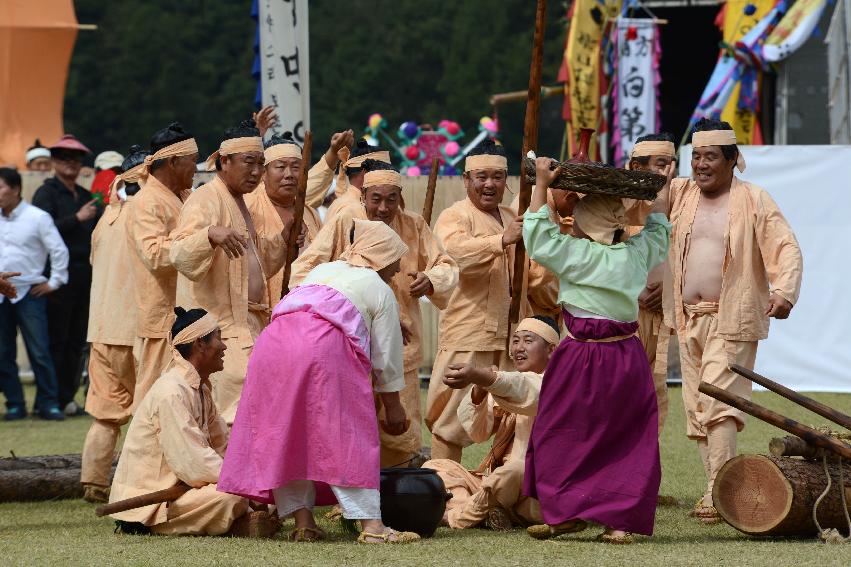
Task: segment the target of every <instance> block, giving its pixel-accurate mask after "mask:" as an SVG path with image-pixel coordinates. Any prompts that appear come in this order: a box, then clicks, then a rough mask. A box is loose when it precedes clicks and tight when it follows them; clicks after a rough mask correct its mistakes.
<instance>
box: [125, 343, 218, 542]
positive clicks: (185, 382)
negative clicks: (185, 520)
mask: <svg viewBox="0 0 851 567" xmlns="http://www.w3.org/2000/svg"><path fill="white" fill-rule="evenodd" d="M227 440H228V429H227V425H225V422H224V420H223V419H222V418H221V416H219V413H218V412H217V411H216V406H215V404H214V403H213V397H212V394H211V392H210V384H209V382H206V381H205V382H202V381H201V377H200V376H199V375H198V372H196V370H195V368H194V367H193V366H192V365H191V364H189V362H187V361H186V360H184V359H183V358H180V360H175V362H174V363H173V364H172V365H171V366H170V367H169V368H168V370H167V371H166V372H165V374H163V375H162V376H161V377H160V378H159V379H158V380H157V381H156V382H155V383H154V385H153V386H152V387H151V389H150V390H149V391H148V394H147V395H146V396H145V399H144V400H142V403H141V404H140V405H139V407H138V408H137V409H136V413H135V415H134V416H133V421H132V422H131V423H130V428H129V429H128V430H127V437H126V439H125V440H124V446H123V447H122V449H121V457H120V458H119V459H118V467H117V468H116V469H115V478H114V479H113V481H112V490H111V492H110V495H109V501H110V502H117V501H119V500H125V499H127V498H133V497H134V496H140V495H142V494H148V493H150V492H155V491H157V490H164V489H166V488H171V487H172V486H174V485H176V484H177V483H179V482H183V483H185V484H188V485H189V486H191V487H192V488H200V487H202V486H205V485H208V484H213V483H216V482H218V480H219V472H220V471H221V468H222V461H223V459H224V455H225V449H226V448H227ZM112 517H113V518H115V519H118V520H124V521H126V522H142V523H143V524H145V525H148V526H152V525H156V524H161V523H163V522H165V521H166V520H167V519H168V504H167V503H162V504H152V505H150V506H145V507H143V508H136V509H134V510H128V511H126V512H120V513H118V514H114V515H112Z"/></svg>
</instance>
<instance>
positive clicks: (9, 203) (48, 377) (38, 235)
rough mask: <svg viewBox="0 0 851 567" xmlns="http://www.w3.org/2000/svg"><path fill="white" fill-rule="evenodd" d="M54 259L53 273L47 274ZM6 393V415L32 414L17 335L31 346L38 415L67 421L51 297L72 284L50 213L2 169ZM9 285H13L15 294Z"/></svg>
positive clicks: (0, 263)
mask: <svg viewBox="0 0 851 567" xmlns="http://www.w3.org/2000/svg"><path fill="white" fill-rule="evenodd" d="M48 257H49V258H50V272H49V273H47V274H46V273H45V268H46V264H47V260H48ZM0 276H3V277H4V279H6V278H8V279H7V280H6V283H5V285H4V286H0V287H3V288H5V289H4V291H3V295H0V392H2V393H3V396H4V397H5V398H6V415H5V416H3V419H4V420H6V421H14V420H19V419H23V418H25V417H26V416H27V408H26V400H25V399H24V390H23V387H22V386H21V380H20V376H19V374H18V365H17V362H16V355H17V333H18V331H20V333H21V337H22V338H23V340H24V344H25V345H26V348H27V355H28V356H29V361H30V366H31V367H32V370H33V374H34V375H35V383H36V398H35V409H36V413H37V414H38V415H39V416H40V417H41V418H43V419H50V420H57V421H61V420H63V419H65V414H63V413H62V410H61V408H60V407H59V399H58V393H57V390H58V387H57V383H56V369H55V367H54V365H53V358H52V357H51V356H50V338H49V330H48V320H47V296H48V295H49V294H51V293H53V292H55V291H56V290H57V289H59V288H60V287H61V286H62V285H64V284H65V282H67V281H68V248H67V247H66V246H65V243H64V242H62V237H61V236H60V235H59V231H58V230H57V229H56V225H55V224H54V223H53V219H51V218H50V215H48V214H47V213H46V212H44V211H42V210H41V209H39V208H38V207H34V206H32V205H30V204H29V203H27V202H26V201H24V200H23V199H22V198H21V175H20V174H19V173H18V172H17V171H15V170H14V169H11V168H8V167H0ZM8 286H11V290H10V289H9V287H8Z"/></svg>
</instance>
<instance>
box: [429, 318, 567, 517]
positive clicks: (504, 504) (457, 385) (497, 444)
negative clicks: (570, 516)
mask: <svg viewBox="0 0 851 567" xmlns="http://www.w3.org/2000/svg"><path fill="white" fill-rule="evenodd" d="M558 343H559V331H558V325H557V323H556V321H555V320H554V319H552V318H550V317H544V316H535V317H528V318H526V319H523V320H522V321H520V323H519V324H518V325H517V329H515V331H514V333H513V334H512V336H511V347H510V348H511V359H512V360H513V361H514V367H515V371H513V372H502V371H497V370H495V369H493V367H487V368H476V367H474V366H471V365H469V364H451V365H449V368H448V369H447V371H446V376H445V377H444V378H443V381H444V382H445V383H446V385H448V386H449V387H450V388H453V389H466V390H467V394H466V395H465V396H464V399H463V400H461V405H460V406H458V419H459V420H460V421H461V425H462V426H463V427H464V430H465V431H467V434H468V435H469V436H470V438H471V439H473V440H474V441H475V442H476V443H484V442H486V441H487V440H488V439H490V438H491V437H493V445H492V446H491V450H490V451H489V452H488V454H487V455H486V456H485V458H484V460H483V461H482V462H481V464H480V465H479V467H478V468H477V469H476V470H475V471H468V470H467V469H465V468H464V467H463V466H461V464H460V463H456V462H455V461H453V460H450V459H437V460H431V461H427V462H426V463H425V464H423V467H426V468H430V469H434V470H436V471H437V474H438V475H439V476H440V478H441V479H442V480H443V483H444V484H445V485H446V488H447V490H449V491H450V492H451V493H452V499H451V500H449V501H448V502H447V503H446V513H445V514H444V517H443V522H444V523H445V524H446V525H448V526H449V527H450V528H457V529H465V528H472V527H476V526H478V525H481V524H482V523H485V524H486V525H487V527H489V528H491V529H494V530H500V531H501V530H509V529H511V527H512V526H513V525H514V524H519V525H527V526H528V525H531V524H540V523H541V522H543V519H542V518H541V508H540V506H539V505H538V502H537V501H536V500H535V499H534V498H529V497H527V496H524V495H523V494H522V493H521V491H520V488H521V487H522V485H523V473H524V471H525V469H526V447H527V445H528V444H529V434H530V433H531V431H532V424H533V423H534V420H535V412H536V411H537V409H538V396H539V395H540V391H541V380H542V378H543V374H544V370H545V369H546V367H547V361H549V359H550V355H551V354H552V353H553V350H554V349H555V347H556V346H557V345H558Z"/></svg>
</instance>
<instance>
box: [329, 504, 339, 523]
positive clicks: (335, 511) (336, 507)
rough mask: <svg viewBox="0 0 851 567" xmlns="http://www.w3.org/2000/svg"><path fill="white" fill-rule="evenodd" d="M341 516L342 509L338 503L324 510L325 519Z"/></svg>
mask: <svg viewBox="0 0 851 567" xmlns="http://www.w3.org/2000/svg"><path fill="white" fill-rule="evenodd" d="M342 517H343V509H342V508H340V505H339V504H334V506H333V507H332V508H331V509H330V510H328V511H327V512H325V519H326V520H339V519H340V518H342Z"/></svg>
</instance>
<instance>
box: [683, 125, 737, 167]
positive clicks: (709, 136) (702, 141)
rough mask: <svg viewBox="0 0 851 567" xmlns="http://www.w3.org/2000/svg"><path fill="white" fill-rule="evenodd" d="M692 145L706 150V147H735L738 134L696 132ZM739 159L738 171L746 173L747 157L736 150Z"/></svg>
mask: <svg viewBox="0 0 851 567" xmlns="http://www.w3.org/2000/svg"><path fill="white" fill-rule="evenodd" d="M691 145H692V147H695V148H705V147H706V146H735V145H736V133H735V132H734V131H733V130H705V131H702V132H695V133H694V134H692V136H691ZM736 153H738V157H737V158H736V169H738V170H739V172H743V171H745V167H746V166H747V164H745V157H744V156H743V155H742V150H740V149H739V148H738V147H737V148H736Z"/></svg>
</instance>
